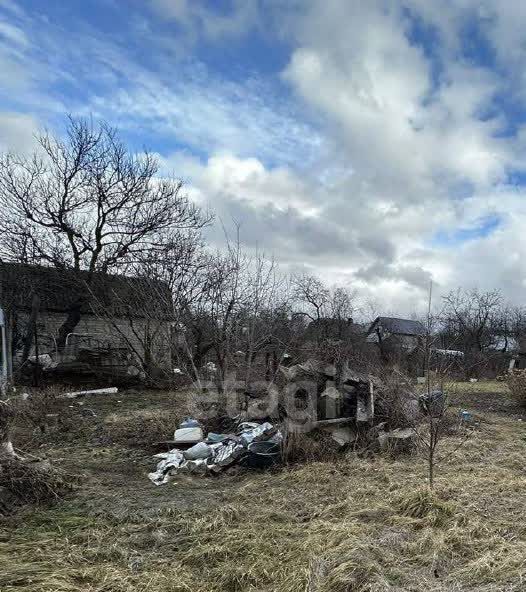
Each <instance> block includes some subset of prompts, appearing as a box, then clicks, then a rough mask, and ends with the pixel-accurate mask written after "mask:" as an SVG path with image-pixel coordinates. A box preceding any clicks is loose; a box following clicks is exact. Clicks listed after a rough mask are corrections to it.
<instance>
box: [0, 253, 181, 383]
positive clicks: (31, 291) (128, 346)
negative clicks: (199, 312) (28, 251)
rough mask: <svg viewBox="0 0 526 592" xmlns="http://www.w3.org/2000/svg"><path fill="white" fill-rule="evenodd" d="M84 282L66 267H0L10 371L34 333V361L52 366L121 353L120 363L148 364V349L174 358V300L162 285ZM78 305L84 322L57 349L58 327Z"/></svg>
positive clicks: (118, 278)
mask: <svg viewBox="0 0 526 592" xmlns="http://www.w3.org/2000/svg"><path fill="white" fill-rule="evenodd" d="M87 278H88V276H87V274H86V273H85V272H75V271H73V270H69V269H57V268H52V267H44V266H39V265H25V264H17V263H2V264H0V306H1V307H2V309H3V315H2V316H0V321H2V322H3V329H2V332H1V334H2V335H5V350H3V358H2V360H4V359H5V360H6V362H5V363H4V366H5V368H6V370H5V372H6V373H9V366H10V364H11V362H12V361H13V362H14V365H15V366H16V364H17V362H20V358H21V356H22V352H23V350H24V347H26V343H27V342H28V336H29V335H30V339H29V341H30V342H31V348H30V355H31V356H34V355H35V354H36V353H37V352H38V355H39V356H43V355H44V354H46V355H47V356H48V357H47V358H46V359H52V360H53V361H54V362H63V361H64V359H70V360H71V359H74V358H76V357H77V356H78V355H79V353H81V352H84V354H86V352H91V355H92V357H94V356H95V354H94V353H93V352H103V351H106V352H111V351H120V355H121V359H124V358H126V359H131V357H134V358H135V359H141V360H144V359H145V358H147V357H148V356H150V354H151V352H150V351H148V352H147V351H146V348H150V349H154V348H157V349H159V348H162V349H163V352H162V355H163V356H164V357H166V356H167V357H168V359H169V351H170V348H169V345H168V340H169V337H170V326H171V323H170V321H171V294H170V291H169V289H168V287H167V286H166V285H165V284H163V283H162V282H156V281H151V280H147V279H145V278H136V277H126V276H122V275H107V274H101V273H95V274H93V275H92V276H91V278H90V279H89V285H88V282H87V281H86V280H87ZM76 303H81V304H80V305H79V310H78V312H79V321H78V323H77V324H76V326H75V327H74V328H73V329H72V330H71V332H70V333H69V334H67V335H66V343H65V345H64V347H62V348H60V347H59V345H58V341H59V331H60V328H61V327H62V326H63V324H64V321H65V320H66V318H67V317H68V312H69V311H70V310H71V309H72V307H74V306H75V304H76ZM0 327H2V323H0ZM148 336H150V337H151V339H150V337H148ZM35 337H36V339H35ZM149 339H150V341H149ZM161 344H162V345H161ZM126 352H128V353H129V354H130V355H126ZM26 353H27V352H26ZM86 355H89V354H86ZM95 357H96V356H95ZM111 363H112V361H111V360H110V361H108V364H111Z"/></svg>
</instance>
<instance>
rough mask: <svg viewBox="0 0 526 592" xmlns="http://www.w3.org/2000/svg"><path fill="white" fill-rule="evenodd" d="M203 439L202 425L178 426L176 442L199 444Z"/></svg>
mask: <svg viewBox="0 0 526 592" xmlns="http://www.w3.org/2000/svg"><path fill="white" fill-rule="evenodd" d="M202 439H203V430H202V429H201V428H200V427H195V428H178V429H177V430H175V432H174V439H173V441H174V443H176V444H197V443H198V442H201V440H202Z"/></svg>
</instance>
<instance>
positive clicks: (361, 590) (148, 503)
mask: <svg viewBox="0 0 526 592" xmlns="http://www.w3.org/2000/svg"><path fill="white" fill-rule="evenodd" d="M458 443H459V440H458V438H457V437H456V436H451V437H448V438H446V439H445V440H444V441H443V445H444V447H445V450H444V451H447V450H449V451H451V454H450V455H449V458H448V461H447V463H446V464H444V465H441V466H439V468H438V474H437V490H436V492H430V491H429V490H428V489H427V487H426V486H425V480H424V476H425V474H426V468H425V462H424V460H423V459H421V458H419V457H418V456H406V457H398V458H395V459H391V458H386V457H384V456H374V457H371V458H367V459H366V458H359V457H357V456H355V455H349V456H348V457H345V458H343V459H341V460H339V461H338V462H310V463H307V464H304V465H301V466H295V467H290V468H288V469H284V470H282V471H280V472H273V473H252V474H249V475H245V476H244V477H242V478H236V479H230V478H229V477H222V478H220V479H199V478H194V479H192V480H188V481H187V480H183V479H181V480H177V481H175V482H174V483H172V484H169V485H167V486H164V487H161V488H154V487H153V486H150V485H149V484H148V483H147V482H146V479H145V477H144V475H143V472H144V471H143V468H142V467H141V469H140V470H139V471H137V473H136V474H135V475H133V474H130V475H129V476H127V479H128V481H124V482H123V483H122V484H121V489H119V490H116V495H118V496H120V497H121V504H122V506H123V512H122V513H120V514H116V513H115V512H113V511H110V510H109V506H108V505H107V504H106V502H104V503H103V502H102V501H101V500H102V499H103V495H102V493H103V489H102V488H103V486H104V478H105V477H104V475H103V474H102V473H103V472H104V471H107V470H108V469H109V468H111V466H112V463H113V461H111V460H109V461H108V462H106V463H105V464H101V465H100V467H101V474H100V475H97V480H96V482H95V481H93V482H92V483H91V485H90V486H89V487H90V489H89V491H88V494H89V498H90V500H91V501H92V503H91V505H87V504H86V503H84V502H82V503H81V502H80V501H79V500H80V498H79V497H74V498H72V499H70V500H69V501H67V502H66V503H63V504H61V505H60V506H57V507H55V508H53V509H46V510H40V511H37V512H32V513H29V514H25V515H24V516H19V517H17V518H12V519H11V520H10V521H9V522H6V523H5V524H4V525H3V527H2V529H0V590H2V592H4V591H14V590H16V591H18V592H19V591H21V590H24V591H28V592H37V591H38V592H42V591H49V592H51V591H57V592H58V591H62V592H70V591H71V592H73V590H83V591H90V592H95V591H97V592H98V591H100V592H132V591H144V592H146V591H148V592H161V591H162V592H167V591H168V592H183V591H184V592H190V591H191V592H251V591H253V592H255V591H260V592H261V591H268V592H271V591H275V592H278V591H279V592H304V591H309V592H384V591H385V592H387V591H389V592H393V591H399V592H401V591H408V592H417V591H426V592H439V591H451V592H454V591H457V592H458V591H468V590H469V591H475V590H477V591H481V592H490V591H495V592H496V591H505V590H509V591H519V590H524V589H526V525H525V524H524V497H525V494H526V473H525V471H524V455H525V453H526V441H525V432H524V428H523V425H522V422H519V421H517V419H516V418H507V417H504V416H499V415H488V416H487V418H486V421H485V422H483V424H482V425H481V426H480V428H479V429H478V430H477V431H476V432H474V434H473V435H472V437H471V438H470V439H469V440H468V441H467V442H466V443H465V444H464V445H463V446H462V447H461V448H459V449H456V447H457V445H458ZM56 453H57V454H59V451H58V450H57V451H56ZM82 454H84V455H85V456H82V455H81V452H80V450H79V454H78V455H77V458H87V457H88V451H87V449H86V451H85V452H83V453H82ZM119 454H121V455H122V454H123V452H122V450H120V451H119ZM101 462H102V461H101ZM102 467H104V469H103V468H102ZM94 468H95V467H94ZM117 469H118V465H117V464H115V470H117ZM111 485H112V487H114V486H115V484H114V483H113V482H112V484H111ZM195 487H202V488H203V489H202V491H203V492H204V491H205V490H206V491H207V492H208V493H209V494H210V497H209V498H206V497H205V496H204V495H202V494H201V493H199V490H196V489H195ZM97 488H98V489H97ZM185 495H186V498H184V496H185ZM131 499H133V500H134V502H135V503H134V504H133V505H132V503H131V501H130V500H131ZM97 500H99V501H97ZM183 501H185V502H186V503H185V504H183Z"/></svg>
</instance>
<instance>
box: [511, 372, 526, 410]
mask: <svg viewBox="0 0 526 592" xmlns="http://www.w3.org/2000/svg"><path fill="white" fill-rule="evenodd" d="M506 382H507V384H508V388H509V389H510V392H511V394H512V395H513V397H514V398H515V399H516V400H517V401H518V402H519V403H521V404H523V405H526V370H514V371H513V373H511V374H510V375H509V376H508V378H507V380H506Z"/></svg>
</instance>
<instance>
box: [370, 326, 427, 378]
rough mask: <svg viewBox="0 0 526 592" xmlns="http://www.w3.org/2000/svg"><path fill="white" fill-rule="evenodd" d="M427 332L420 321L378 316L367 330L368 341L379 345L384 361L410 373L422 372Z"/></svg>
mask: <svg viewBox="0 0 526 592" xmlns="http://www.w3.org/2000/svg"><path fill="white" fill-rule="evenodd" d="M425 334H426V329H425V327H424V325H423V324H422V323H421V322H420V321H413V320H410V319H399V318H395V317H377V318H376V319H375V320H374V321H373V323H372V324H371V326H370V327H369V330H368V331H367V337H366V341H367V343H370V344H375V345H376V346H377V347H378V350H379V353H380V356H381V358H382V359H383V361H384V362H387V363H390V364H397V365H399V366H401V367H403V368H404V370H406V371H407V372H409V373H410V374H420V373H421V372H422V369H423V364H424V360H423V343H424V337H425Z"/></svg>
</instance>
